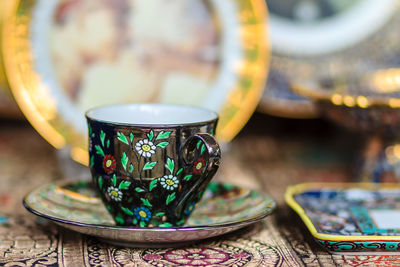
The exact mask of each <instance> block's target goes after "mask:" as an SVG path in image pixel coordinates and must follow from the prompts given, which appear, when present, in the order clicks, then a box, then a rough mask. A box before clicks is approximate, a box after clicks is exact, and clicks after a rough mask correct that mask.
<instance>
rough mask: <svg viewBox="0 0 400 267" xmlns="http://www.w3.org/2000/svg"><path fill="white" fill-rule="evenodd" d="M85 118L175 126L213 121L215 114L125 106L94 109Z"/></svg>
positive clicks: (187, 108)
mask: <svg viewBox="0 0 400 267" xmlns="http://www.w3.org/2000/svg"><path fill="white" fill-rule="evenodd" d="M86 116H87V117H88V118H90V119H93V120H97V121H104V122H110V123H119V124H140V125H147V124H149V125H150V124H151V125H161V124H162V125H169V124H171V125H177V124H192V123H200V122H206V121H210V120H214V119H216V118H217V117H218V115H217V113H215V112H213V111H211V110H207V109H203V108H197V107H190V106H181V105H166V104H126V105H112V106H104V107H99V108H94V109H91V110H89V111H88V112H86Z"/></svg>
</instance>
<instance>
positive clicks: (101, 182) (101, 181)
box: [98, 176, 103, 188]
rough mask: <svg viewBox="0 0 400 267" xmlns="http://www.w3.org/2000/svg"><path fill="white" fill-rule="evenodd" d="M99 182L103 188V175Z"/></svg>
mask: <svg viewBox="0 0 400 267" xmlns="http://www.w3.org/2000/svg"><path fill="white" fill-rule="evenodd" d="M98 183H99V187H100V188H103V177H101V176H100V177H99V180H98Z"/></svg>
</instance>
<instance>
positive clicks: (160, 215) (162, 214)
mask: <svg viewBox="0 0 400 267" xmlns="http://www.w3.org/2000/svg"><path fill="white" fill-rule="evenodd" d="M164 215H165V212H157V213H156V215H155V216H156V217H162V216H164Z"/></svg>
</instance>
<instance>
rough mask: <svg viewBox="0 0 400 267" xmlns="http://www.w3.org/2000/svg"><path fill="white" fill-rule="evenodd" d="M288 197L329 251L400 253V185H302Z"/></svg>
mask: <svg viewBox="0 0 400 267" xmlns="http://www.w3.org/2000/svg"><path fill="white" fill-rule="evenodd" d="M285 200H286V202H287V203H288V205H289V206H290V207H291V208H293V209H294V210H295V211H296V212H297V213H298V214H299V215H300V217H301V219H302V220H303V221H304V223H305V224H306V226H307V227H308V229H309V230H310V232H311V234H312V235H313V236H314V238H315V239H316V241H317V242H318V243H319V244H321V245H322V246H323V247H325V248H326V249H327V250H328V251H329V252H332V253H339V254H357V255H359V254H366V255H374V254H381V253H382V254H384V253H386V254H387V253H390V254H399V255H400V185H398V184H376V183H348V184H331V183H310V184H298V185H295V186H291V187H289V188H288V189H287V191H286V194H285Z"/></svg>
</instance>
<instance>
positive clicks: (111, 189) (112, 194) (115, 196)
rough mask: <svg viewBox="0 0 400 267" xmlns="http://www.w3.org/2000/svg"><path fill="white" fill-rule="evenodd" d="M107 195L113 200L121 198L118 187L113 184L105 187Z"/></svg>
mask: <svg viewBox="0 0 400 267" xmlns="http://www.w3.org/2000/svg"><path fill="white" fill-rule="evenodd" d="M107 193H108V195H109V196H110V197H111V198H112V199H113V200H115V201H121V200H122V192H121V190H119V189H118V188H116V187H114V186H110V187H109V188H108V189H107Z"/></svg>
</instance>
